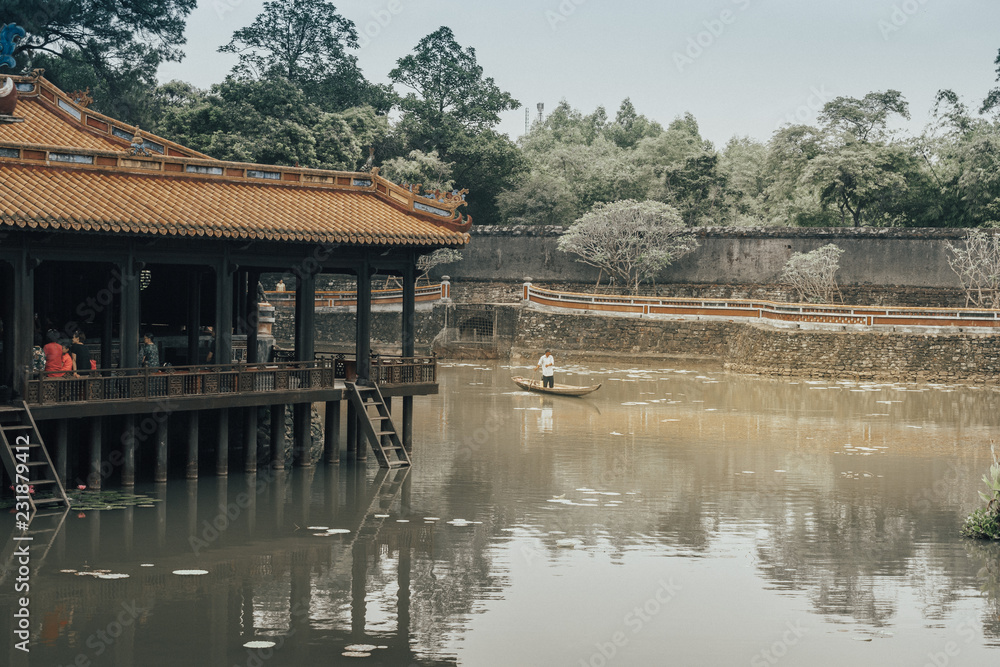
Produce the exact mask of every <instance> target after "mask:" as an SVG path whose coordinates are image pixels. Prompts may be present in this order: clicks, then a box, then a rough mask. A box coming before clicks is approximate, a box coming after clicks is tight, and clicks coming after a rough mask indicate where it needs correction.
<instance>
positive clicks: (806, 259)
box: [781, 243, 844, 303]
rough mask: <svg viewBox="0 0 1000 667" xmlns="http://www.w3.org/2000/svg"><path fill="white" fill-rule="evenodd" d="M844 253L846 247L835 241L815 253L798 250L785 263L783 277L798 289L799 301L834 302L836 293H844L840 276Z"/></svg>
mask: <svg viewBox="0 0 1000 667" xmlns="http://www.w3.org/2000/svg"><path fill="white" fill-rule="evenodd" d="M843 253H844V251H843V249H841V248H840V247H839V246H837V245H835V244H833V243H828V244H827V245H825V246H823V247H822V248H817V249H816V250H813V251H811V252H806V253H802V252H797V253H795V254H793V255H792V256H791V258H790V259H789V260H788V263H786V264H785V268H784V269H783V270H782V272H781V280H782V281H784V282H787V283H789V284H790V285H791V286H792V287H793V288H794V289H795V291H796V292H797V293H798V295H799V301H812V302H814V303H833V299H834V295H837V296H839V295H840V288H839V287H837V278H836V276H837V271H838V270H839V269H840V256H841V255H842V254H843ZM841 301H843V298H841Z"/></svg>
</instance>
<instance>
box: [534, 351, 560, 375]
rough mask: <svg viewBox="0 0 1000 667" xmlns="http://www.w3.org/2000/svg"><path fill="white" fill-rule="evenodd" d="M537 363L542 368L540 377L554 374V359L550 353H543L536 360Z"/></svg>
mask: <svg viewBox="0 0 1000 667" xmlns="http://www.w3.org/2000/svg"><path fill="white" fill-rule="evenodd" d="M538 365H539V366H540V367H541V368H542V377H547V378H550V377H552V376H553V375H555V374H556V360H555V359H553V358H552V355H551V354H543V355H542V356H541V358H540V359H539V360H538Z"/></svg>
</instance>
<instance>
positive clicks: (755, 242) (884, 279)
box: [433, 226, 966, 289]
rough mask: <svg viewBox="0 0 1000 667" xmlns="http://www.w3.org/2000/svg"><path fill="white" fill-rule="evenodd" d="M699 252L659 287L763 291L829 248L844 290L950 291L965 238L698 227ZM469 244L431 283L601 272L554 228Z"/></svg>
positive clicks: (494, 235)
mask: <svg viewBox="0 0 1000 667" xmlns="http://www.w3.org/2000/svg"><path fill="white" fill-rule="evenodd" d="M692 231H693V232H694V233H695V234H696V235H697V237H698V240H699V243H700V244H701V245H700V247H699V248H698V249H697V250H696V251H695V252H693V253H691V254H690V255H687V256H685V257H682V258H681V259H680V260H678V261H677V262H676V263H675V264H674V265H673V266H669V267H667V268H666V269H665V270H664V271H663V272H662V273H661V274H660V275H659V276H658V277H657V280H656V282H657V284H659V285H663V284H721V285H744V284H750V285H754V284H756V285H768V284H773V283H776V282H778V277H779V276H780V274H781V270H782V268H783V267H784V265H785V263H786V262H787V261H788V259H789V257H791V255H792V253H795V252H809V251H810V250H815V249H816V248H819V247H821V246H824V245H826V244H827V243H836V244H837V245H838V246H840V247H841V248H842V249H843V250H844V254H843V255H842V256H841V259H840V267H841V268H840V272H839V273H838V281H839V282H840V284H841V285H898V286H903V287H934V288H948V289H955V288H958V287H959V282H958V278H957V276H956V275H955V274H954V272H952V270H951V268H950V267H949V265H948V258H949V256H950V254H949V252H948V250H947V245H948V243H950V242H955V241H959V240H961V239H963V238H964V237H965V233H966V230H963V229H899V228H860V229H855V228H853V227H832V228H818V227H764V228H742V227H732V228H714V227H697V228H693V229H692ZM471 233H472V242H471V243H470V244H469V246H468V247H467V248H465V249H464V250H463V251H462V252H463V255H464V256H465V257H464V259H463V260H462V261H461V262H455V263H453V264H447V265H442V266H439V267H436V268H435V270H434V271H433V276H434V277H435V278H437V277H440V276H441V275H450V276H452V277H454V278H456V279H457V280H456V282H458V283H461V282H463V281H477V282H478V281H487V282H489V281H503V282H506V281H510V282H514V283H518V282H521V281H523V279H524V277H525V276H531V277H532V278H533V279H534V280H535V281H536V282H540V283H541V282H544V283H548V282H562V283H580V284H589V285H593V284H594V283H595V282H596V281H597V277H598V271H597V269H594V268H593V267H589V266H587V265H585V264H582V263H580V262H577V261H575V259H574V256H573V255H569V254H567V253H564V252H561V251H560V250H559V249H558V247H557V244H558V241H559V237H560V236H561V235H562V233H563V229H562V228H559V227H555V228H553V227H514V228H501V227H484V226H474V227H473V228H472V232H471Z"/></svg>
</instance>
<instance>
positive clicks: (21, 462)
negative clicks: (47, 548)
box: [0, 402, 70, 514]
mask: <svg viewBox="0 0 1000 667" xmlns="http://www.w3.org/2000/svg"><path fill="white" fill-rule="evenodd" d="M0 458H2V459H3V465H4V468H6V469H7V475H8V476H9V477H10V480H11V482H12V483H13V484H14V489H15V496H16V498H17V500H19V501H20V500H23V499H25V498H26V499H27V501H28V504H29V505H30V507H31V512H32V514H34V512H35V510H37V509H38V507H39V506H40V505H42V506H46V505H62V506H63V507H65V508H68V507H69V504H70V503H69V498H67V497H66V489H65V488H63V484H62V480H60V479H59V476H58V475H56V469H55V467H54V466H53V465H52V459H51V458H50V457H49V452H48V451H47V450H46V449H45V443H43V442H42V436H41V435H40V434H39V433H38V426H37V425H36V424H35V420H34V418H33V417H32V416H31V411H29V410H28V406H27V404H26V403H23V402H22V403H21V406H20V407H17V406H13V405H0ZM19 485H26V486H28V487H29V489H32V492H29V493H17V487H18V486H19ZM45 492H51V494H52V495H51V496H45V497H38V496H41V495H42V494H44V493H45Z"/></svg>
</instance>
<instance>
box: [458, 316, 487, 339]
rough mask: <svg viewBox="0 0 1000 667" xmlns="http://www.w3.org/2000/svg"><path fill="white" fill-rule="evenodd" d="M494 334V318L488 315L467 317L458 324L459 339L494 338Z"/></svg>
mask: <svg viewBox="0 0 1000 667" xmlns="http://www.w3.org/2000/svg"><path fill="white" fill-rule="evenodd" d="M493 335H494V327H493V318H492V317H488V316H486V315H474V316H472V317H467V318H465V319H464V320H462V322H461V323H460V324H459V325H458V337H459V340H463V341H481V340H493Z"/></svg>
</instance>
